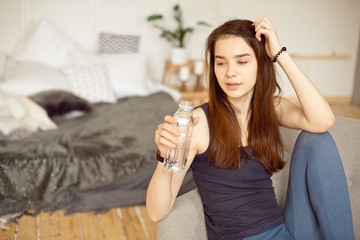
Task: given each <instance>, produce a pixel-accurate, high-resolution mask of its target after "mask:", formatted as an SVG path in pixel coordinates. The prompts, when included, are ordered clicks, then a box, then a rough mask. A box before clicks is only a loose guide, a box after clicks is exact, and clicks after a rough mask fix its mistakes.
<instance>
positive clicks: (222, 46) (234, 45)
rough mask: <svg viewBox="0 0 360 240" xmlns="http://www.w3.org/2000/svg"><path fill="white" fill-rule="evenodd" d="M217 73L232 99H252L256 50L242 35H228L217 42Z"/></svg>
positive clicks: (255, 71)
mask: <svg viewBox="0 0 360 240" xmlns="http://www.w3.org/2000/svg"><path fill="white" fill-rule="evenodd" d="M214 68H215V69H214V70H215V75H216V78H217V81H218V83H219V85H220V87H221V88H222V90H223V91H224V92H225V94H226V95H227V97H228V99H229V101H231V100H249V101H250V100H251V98H252V95H253V93H254V86H255V83H256V76H257V60H256V57H255V53H254V50H253V49H252V48H251V47H250V46H249V45H248V44H247V43H246V42H245V40H244V39H243V38H242V37H238V36H226V37H224V38H220V39H219V40H217V41H216V43H215V65H214Z"/></svg>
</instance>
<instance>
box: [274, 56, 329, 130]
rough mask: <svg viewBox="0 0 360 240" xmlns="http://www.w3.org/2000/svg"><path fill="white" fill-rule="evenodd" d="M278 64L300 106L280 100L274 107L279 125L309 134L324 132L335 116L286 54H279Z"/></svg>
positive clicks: (313, 86)
mask: <svg viewBox="0 0 360 240" xmlns="http://www.w3.org/2000/svg"><path fill="white" fill-rule="evenodd" d="M277 62H278V63H279V64H280V66H281V67H282V69H283V70H284V72H285V74H286V75H287V77H288V79H289V80H290V83H291V85H292V86H293V88H294V90H295V93H296V95H297V98H298V100H299V103H300V106H297V105H295V104H294V103H292V102H290V101H289V100H287V99H284V98H280V99H279V100H280V102H279V105H277V107H276V110H277V111H276V112H277V117H278V119H279V122H280V124H281V125H283V126H285V127H289V128H293V129H303V130H307V131H309V132H325V131H327V130H329V129H330V128H331V127H332V126H333V124H334V123H335V116H334V114H333V112H332V110H331V108H330V106H329V104H328V103H327V101H326V100H325V98H324V97H323V96H322V95H321V93H320V92H319V91H318V89H317V88H316V87H315V85H314V84H313V83H312V82H311V81H310V79H309V78H308V77H307V76H306V75H305V74H304V73H303V72H302V71H301V69H300V68H299V67H298V66H297V65H296V64H295V62H294V61H293V59H292V58H291V57H290V56H289V55H288V54H287V53H286V52H283V53H281V54H280V56H279V58H278V59H277Z"/></svg>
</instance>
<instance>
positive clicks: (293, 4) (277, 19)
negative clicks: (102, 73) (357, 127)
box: [0, 0, 360, 96]
mask: <svg viewBox="0 0 360 240" xmlns="http://www.w3.org/2000/svg"><path fill="white" fill-rule="evenodd" d="M175 3H180V5H181V7H182V8H183V11H184V17H185V24H187V25H189V26H195V23H196V22H197V21H198V20H205V21H207V22H209V23H211V24H212V25H213V27H216V26H218V25H219V24H221V23H222V22H224V21H225V20H228V19H231V18H248V19H251V20H255V19H257V18H259V17H262V16H268V17H269V19H270V20H271V21H272V23H273V24H274V25H275V27H276V28H277V30H278V33H279V37H280V41H281V43H282V44H283V45H284V46H287V47H288V49H289V50H290V51H291V52H292V53H296V54H321V55H322V54H332V53H333V52H336V53H338V54H347V55H349V56H350V59H342V60H297V62H298V64H299V65H300V66H301V67H302V69H303V70H304V72H305V73H306V74H308V75H309V77H310V78H311V79H312V80H313V81H314V82H315V84H316V85H317V86H318V88H319V89H320V91H321V92H322V93H323V94H324V95H326V96H350V95H351V94H352V87H353V81H354V75H355V64H356V63H355V61H356V53H357V44H358V39H359V29H360V28H359V26H360V1H359V0H303V1H295V0H273V1H268V0H258V1H250V0H242V1H239V0H181V1H174V0H132V1H125V0H51V1H49V0H0V51H1V52H4V53H7V54H9V55H11V53H12V52H13V50H14V48H15V46H16V45H17V44H18V43H19V41H20V40H21V39H23V38H25V37H26V34H28V33H29V32H30V31H31V29H32V28H33V27H34V26H35V25H36V23H37V22H38V21H39V20H40V19H43V18H46V19H49V20H50V21H51V22H52V23H54V24H55V25H56V26H57V27H58V28H60V29H61V30H62V31H63V32H64V33H66V34H67V35H68V36H70V37H71V38H72V39H73V40H75V41H76V42H77V43H78V44H80V45H81V46H83V47H84V48H85V49H87V50H89V51H92V52H96V51H97V47H98V42H97V36H98V33H99V32H100V31H108V32H114V33H125V34H139V35H141V42H140V52H143V53H147V54H148V55H149V57H150V59H151V61H150V63H149V70H150V74H151V77H152V78H153V79H155V81H160V79H161V76H162V71H163V67H164V64H163V63H164V59H166V58H168V57H169V49H170V45H169V44H168V43H167V42H166V41H165V40H163V39H160V38H159V37H158V35H159V32H158V31H157V30H156V29H154V28H153V27H152V26H151V24H149V23H147V22H146V20H145V19H146V17H147V16H148V15H150V14H152V13H162V14H164V15H165V17H166V19H167V20H169V21H168V22H169V25H171V23H172V7H173V5H174V4H175ZM211 30H212V29H208V28H205V27H196V28H195V32H194V33H193V34H192V35H191V37H190V38H189V39H188V42H187V45H188V49H189V55H190V57H191V58H202V56H203V53H204V43H205V40H206V37H207V36H208V34H209V33H210V32H211ZM279 73H280V77H281V78H282V82H283V86H284V95H286V96H292V95H294V93H293V91H292V90H291V87H290V85H289V83H288V81H287V80H286V78H285V77H284V74H283V73H282V72H281V70H279Z"/></svg>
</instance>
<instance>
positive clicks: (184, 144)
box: [164, 101, 194, 173]
mask: <svg viewBox="0 0 360 240" xmlns="http://www.w3.org/2000/svg"><path fill="white" fill-rule="evenodd" d="M192 110H193V104H192V102H189V101H180V103H179V109H178V110H177V111H176V112H175V114H174V118H175V119H177V124H176V127H177V128H178V129H180V131H181V135H180V137H179V140H180V142H179V143H178V144H177V145H176V148H169V147H168V148H167V149H166V152H165V157H164V168H165V170H166V171H169V172H176V173H185V170H186V162H187V158H188V155H189V149H190V143H191V135H192V130H193V123H194V120H193V115H192Z"/></svg>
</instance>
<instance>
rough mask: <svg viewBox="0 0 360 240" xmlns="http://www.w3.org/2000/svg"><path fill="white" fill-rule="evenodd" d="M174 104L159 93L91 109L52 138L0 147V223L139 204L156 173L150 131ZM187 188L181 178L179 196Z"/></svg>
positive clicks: (51, 133) (41, 136)
mask: <svg viewBox="0 0 360 240" xmlns="http://www.w3.org/2000/svg"><path fill="white" fill-rule="evenodd" d="M176 109H177V104H176V103H175V102H174V101H173V100H172V99H171V97H170V96H169V95H168V94H166V93H156V94H153V95H150V96H147V97H128V98H123V99H119V100H118V102H117V103H116V104H106V103H102V104H97V105H96V106H95V108H94V110H93V111H92V112H91V113H90V114H87V115H84V116H82V117H80V118H76V119H72V120H66V121H58V122H57V123H58V125H59V128H58V129H57V130H51V131H45V132H37V133H34V134H31V135H30V136H29V137H27V138H25V139H23V140H21V141H16V142H7V141H0V216H2V215H5V214H11V213H16V212H24V211H26V210H30V209H38V210H41V209H43V210H51V211H53V210H57V209H60V208H65V209H66V210H67V212H68V213H72V212H81V211H92V210H95V211H102V210H107V209H109V208H112V207H123V206H131V205H136V204H144V203H145V193H146V188H147V185H148V183H149V180H150V178H151V176H152V173H153V171H154V169H155V166H156V164H157V163H156V160H155V153H156V145H155V143H154V131H155V130H156V128H157V126H158V124H159V123H161V122H162V121H163V117H164V116H165V115H166V114H170V115H172V114H173V113H174V112H175V111H176ZM194 187H195V185H194V182H193V180H192V177H191V176H190V175H189V176H187V177H186V181H185V182H184V185H183V188H182V190H181V193H184V192H187V191H189V190H191V189H193V188H194Z"/></svg>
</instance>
